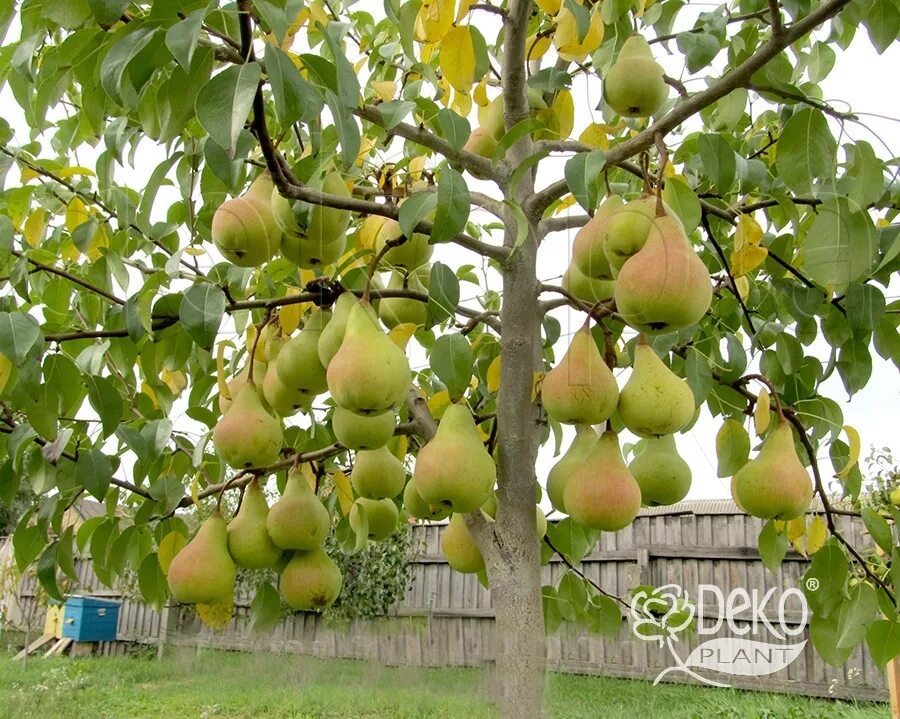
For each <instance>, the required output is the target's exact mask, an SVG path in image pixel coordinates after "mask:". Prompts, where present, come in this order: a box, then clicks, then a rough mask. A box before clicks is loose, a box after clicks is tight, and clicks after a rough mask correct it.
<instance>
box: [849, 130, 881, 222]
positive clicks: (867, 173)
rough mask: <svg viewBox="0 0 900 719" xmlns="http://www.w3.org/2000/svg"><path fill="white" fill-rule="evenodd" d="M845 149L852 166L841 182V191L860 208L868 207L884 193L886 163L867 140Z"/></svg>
mask: <svg viewBox="0 0 900 719" xmlns="http://www.w3.org/2000/svg"><path fill="white" fill-rule="evenodd" d="M844 149H845V151H846V152H847V157H848V159H849V165H850V166H849V167H848V168H847V172H846V173H845V174H844V176H843V177H842V178H841V180H840V183H839V189H841V190H843V192H842V194H846V195H847V196H848V197H849V198H850V200H851V201H853V202H854V203H856V204H857V205H859V206H860V208H864V207H868V206H869V205H871V204H872V203H873V202H876V201H877V200H878V199H879V198H880V197H881V195H882V194H883V193H884V185H885V182H884V163H883V162H882V161H881V160H879V159H878V157H877V155H876V154H875V150H873V149H872V146H871V145H870V144H869V143H868V142H866V141H865V140H861V141H859V142H857V143H855V144H852V145H849V144H848V145H844Z"/></svg>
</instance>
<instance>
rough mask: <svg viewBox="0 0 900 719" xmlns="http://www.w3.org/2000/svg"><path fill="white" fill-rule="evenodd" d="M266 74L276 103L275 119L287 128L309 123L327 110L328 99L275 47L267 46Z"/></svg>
mask: <svg viewBox="0 0 900 719" xmlns="http://www.w3.org/2000/svg"><path fill="white" fill-rule="evenodd" d="M266 73H268V76H269V86H270V87H271V88H272V98H273V99H274V100H275V116H276V117H277V118H278V122H279V123H280V124H281V125H282V126H283V127H289V126H290V125H292V124H293V123H295V122H298V121H299V122H309V121H311V120H312V119H313V118H316V117H318V116H319V113H321V112H322V108H323V107H325V99H324V98H323V97H322V95H321V93H320V92H319V91H318V90H317V89H316V88H315V87H314V86H313V85H311V84H310V83H308V82H307V81H306V80H305V79H304V78H303V76H302V75H301V74H300V71H299V70H298V69H297V68H296V66H295V65H294V63H293V62H291V59H290V58H289V57H288V56H287V55H286V54H285V53H284V52H283V51H282V50H280V49H278V48H277V47H275V46H274V45H267V46H266Z"/></svg>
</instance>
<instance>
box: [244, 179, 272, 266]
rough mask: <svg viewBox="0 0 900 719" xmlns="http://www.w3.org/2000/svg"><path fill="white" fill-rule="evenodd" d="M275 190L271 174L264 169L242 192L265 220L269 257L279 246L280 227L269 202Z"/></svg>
mask: <svg viewBox="0 0 900 719" xmlns="http://www.w3.org/2000/svg"><path fill="white" fill-rule="evenodd" d="M275 191H276V190H275V184H274V183H273V182H272V176H271V175H270V174H269V171H268V170H264V171H263V172H261V173H260V174H259V175H257V177H256V179H255V180H253V182H251V183H250V187H249V188H247V192H245V193H244V198H245V199H246V200H247V201H248V202H250V203H251V204H252V205H253V206H254V207H255V208H256V211H257V212H258V213H259V215H260V217H262V218H264V220H265V223H266V230H267V231H266V236H267V237H268V239H269V256H270V257H271V256H272V255H274V254H275V253H276V252H278V250H279V249H280V248H281V228H280V227H279V226H278V218H276V217H275V214H274V213H273V211H272V203H271V202H270V199H271V197H272V192H275Z"/></svg>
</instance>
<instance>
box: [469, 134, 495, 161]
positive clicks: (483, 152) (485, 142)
mask: <svg viewBox="0 0 900 719" xmlns="http://www.w3.org/2000/svg"><path fill="white" fill-rule="evenodd" d="M496 149H497V141H496V140H495V139H494V138H493V137H491V133H490V132H489V131H488V130H487V129H486V128H484V127H476V128H475V129H474V130H472V134H471V135H469V139H468V140H466V144H465V145H463V152H471V153H472V154H474V155H479V156H481V157H486V158H488V159H491V158H492V157H493V156H494V151H495V150H496Z"/></svg>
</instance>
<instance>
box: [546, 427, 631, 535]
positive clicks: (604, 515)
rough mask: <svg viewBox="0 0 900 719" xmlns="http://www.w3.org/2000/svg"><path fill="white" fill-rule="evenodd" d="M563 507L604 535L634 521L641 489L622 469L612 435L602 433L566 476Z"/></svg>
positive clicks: (623, 467)
mask: <svg viewBox="0 0 900 719" xmlns="http://www.w3.org/2000/svg"><path fill="white" fill-rule="evenodd" d="M563 504H564V505H565V507H566V511H568V513H569V516H570V517H571V518H572V519H574V520H575V521H576V522H578V523H579V524H581V525H583V526H585V527H590V528H592V529H599V530H602V531H604V532H616V531H618V530H620V529H624V528H625V527H627V526H628V525H629V524H631V523H632V522H633V521H634V518H635V517H636V516H637V514H638V512H639V511H640V510H641V489H640V487H639V486H638V483H637V482H636V481H635V480H634V477H632V476H631V472H629V471H628V467H626V466H625V461H624V460H623V459H622V452H621V451H620V450H619V440H618V437H616V434H615V432H610V431H606V432H604V433H603V434H602V435H601V436H600V439H598V440H597V442H596V444H595V445H594V447H593V449H591V451H590V452H589V453H588V455H587V457H585V460H584V463H583V464H582V465H581V466H580V467H579V468H578V469H576V470H575V471H574V472H573V473H572V475H571V477H569V481H568V482H567V483H566V488H565V492H564V494H563Z"/></svg>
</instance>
